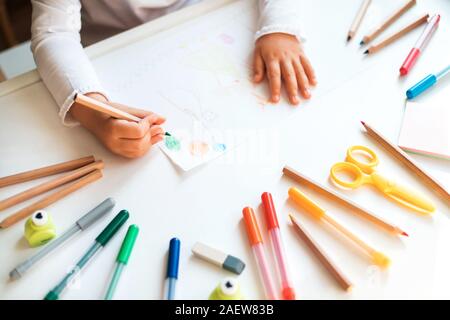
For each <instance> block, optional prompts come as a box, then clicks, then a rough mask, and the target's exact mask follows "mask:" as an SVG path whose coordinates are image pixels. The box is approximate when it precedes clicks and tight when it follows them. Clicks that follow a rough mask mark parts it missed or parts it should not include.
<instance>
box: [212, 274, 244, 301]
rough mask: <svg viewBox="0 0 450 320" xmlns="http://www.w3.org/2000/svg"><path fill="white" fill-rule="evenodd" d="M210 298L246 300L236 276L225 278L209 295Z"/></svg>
mask: <svg viewBox="0 0 450 320" xmlns="http://www.w3.org/2000/svg"><path fill="white" fill-rule="evenodd" d="M209 300H245V298H244V296H243V295H242V293H241V286H240V285H239V282H238V281H237V280H236V279H235V278H225V279H223V280H222V281H221V282H220V283H219V285H218V286H217V287H216V288H215V289H214V291H213V292H212V293H211V295H210V296H209Z"/></svg>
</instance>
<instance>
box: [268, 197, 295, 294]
mask: <svg viewBox="0 0 450 320" xmlns="http://www.w3.org/2000/svg"><path fill="white" fill-rule="evenodd" d="M261 200H262V203H263V206H264V213H265V216H266V224H267V229H268V231H269V237H270V241H271V242H272V246H273V252H274V253H275V260H276V262H277V266H278V272H279V274H280V281H281V290H282V291H281V296H282V298H283V299H284V300H295V290H294V286H293V285H292V279H291V277H290V275H289V270H288V266H287V259H286V253H285V252H284V247H283V242H282V241H281V234H280V226H279V224H278V219H277V213H276V211H275V205H274V204H273V200H272V195H271V194H270V193H268V192H264V193H263V194H262V195H261Z"/></svg>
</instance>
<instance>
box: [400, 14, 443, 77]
mask: <svg viewBox="0 0 450 320" xmlns="http://www.w3.org/2000/svg"><path fill="white" fill-rule="evenodd" d="M440 20H441V16H440V15H438V14H435V15H434V16H432V17H431V18H430V20H429V21H428V24H427V25H426V27H425V29H424V30H423V32H422V34H421V35H420V37H419V39H417V42H416V44H415V45H414V47H413V48H412V49H411V51H410V52H409V54H408V56H407V57H406V59H405V61H404V62H403V64H402V66H401V67H400V76H405V75H406V74H408V72H409V70H411V68H412V67H413V66H414V64H415V63H416V61H417V59H418V58H419V56H420V54H421V53H422V51H423V50H424V49H425V46H426V45H427V44H428V42H429V41H430V39H431V37H432V36H433V34H434V32H435V31H436V29H437V27H438V25H439V21H440Z"/></svg>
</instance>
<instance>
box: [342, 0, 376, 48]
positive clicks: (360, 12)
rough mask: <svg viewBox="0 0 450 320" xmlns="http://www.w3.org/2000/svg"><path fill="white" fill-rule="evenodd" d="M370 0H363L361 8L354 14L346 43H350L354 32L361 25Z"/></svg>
mask: <svg viewBox="0 0 450 320" xmlns="http://www.w3.org/2000/svg"><path fill="white" fill-rule="evenodd" d="M371 2H372V0H364V1H363V2H362V3H361V7H359V10H358V12H357V13H356V16H355V19H354V20H353V22H352V25H351V26H350V29H349V31H348V33H347V41H350V40H352V39H353V37H354V36H355V33H356V31H358V29H359V26H360V25H361V22H362V20H363V18H364V16H365V15H366V12H367V8H369V5H370V3H371Z"/></svg>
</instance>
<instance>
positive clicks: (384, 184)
mask: <svg viewBox="0 0 450 320" xmlns="http://www.w3.org/2000/svg"><path fill="white" fill-rule="evenodd" d="M371 179H372V183H373V184H374V185H375V186H376V187H377V188H378V189H379V190H380V191H382V192H383V193H384V194H386V195H387V196H388V197H389V198H391V199H393V200H395V201H397V202H399V203H401V204H403V205H405V206H407V207H408V208H410V209H413V210H415V211H418V212H421V213H425V214H431V213H432V212H434V210H435V207H434V205H433V203H432V202H431V201H430V200H428V199H427V198H426V197H425V196H423V195H420V194H418V193H417V192H414V191H411V190H409V189H408V188H405V187H403V186H401V185H398V184H396V183H395V182H393V181H391V180H388V179H386V178H385V177H383V176H381V175H380V174H378V173H376V172H374V173H372V174H371Z"/></svg>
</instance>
